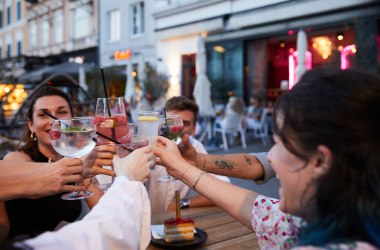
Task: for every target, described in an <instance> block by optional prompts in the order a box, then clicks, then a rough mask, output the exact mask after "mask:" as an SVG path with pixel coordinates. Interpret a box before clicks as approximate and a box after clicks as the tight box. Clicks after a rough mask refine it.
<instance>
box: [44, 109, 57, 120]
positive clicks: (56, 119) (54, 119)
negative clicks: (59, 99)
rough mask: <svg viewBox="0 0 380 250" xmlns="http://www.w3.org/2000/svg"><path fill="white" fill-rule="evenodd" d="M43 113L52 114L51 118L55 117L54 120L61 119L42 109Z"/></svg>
mask: <svg viewBox="0 0 380 250" xmlns="http://www.w3.org/2000/svg"><path fill="white" fill-rule="evenodd" d="M42 113H44V114H45V115H47V116H50V117H51V118H53V119H54V120H59V119H58V117H56V116H54V115H52V114H50V113H49V112H47V111H46V110H42Z"/></svg>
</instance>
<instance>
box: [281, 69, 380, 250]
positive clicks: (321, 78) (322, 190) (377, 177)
mask: <svg viewBox="0 0 380 250" xmlns="http://www.w3.org/2000/svg"><path fill="white" fill-rule="evenodd" d="M279 118H281V119H282V122H276V121H279V120H280V119H279ZM274 121H275V123H274V124H275V131H276V134H277V135H278V136H279V137H280V139H281V140H282V142H283V143H284V145H285V147H286V148H287V149H288V150H289V151H290V152H291V153H293V154H294V155H296V156H297V157H299V158H301V159H303V160H305V162H307V161H308V159H309V157H310V155H311V154H313V153H314V152H316V150H317V147H318V145H325V146H327V147H328V148H329V149H330V150H331V151H332V154H333V162H332V163H331V166H330V169H329V171H328V173H326V174H325V175H324V176H322V177H321V178H320V179H318V180H316V182H317V187H318V188H317V192H316V195H315V204H316V207H315V212H316V214H315V217H314V218H313V219H312V220H311V221H309V222H308V225H307V226H306V227H305V228H303V230H302V233H301V235H300V242H299V244H300V245H317V246H318V245H319V246H323V245H326V244H328V243H338V242H349V241H365V242H369V243H371V244H373V245H375V246H377V247H380V78H379V77H378V76H375V75H372V74H369V73H365V72H362V71H357V70H345V71H342V70H337V69H318V70H311V71H308V72H307V73H305V75H304V76H303V77H302V79H301V81H300V82H299V83H298V84H296V85H295V87H294V88H293V89H292V90H291V91H289V92H288V93H286V94H284V95H282V96H281V97H280V98H279V99H278V101H277V102H276V104H275V107H274Z"/></svg>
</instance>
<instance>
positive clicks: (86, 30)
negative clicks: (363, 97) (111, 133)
mask: <svg viewBox="0 0 380 250" xmlns="http://www.w3.org/2000/svg"><path fill="white" fill-rule="evenodd" d="M301 34H302V35H303V37H304V38H303V42H302V43H303V44H302V46H300V45H301V44H300V43H301V42H297V37H301V36H299V35H301ZM200 36H201V37H203V38H204V40H205V43H206V54H207V76H208V78H209V79H210V82H211V89H212V91H211V93H212V100H213V103H214V104H219V103H226V102H227V99H228V97H229V96H231V95H236V96H240V97H242V98H244V100H245V101H246V103H247V102H248V99H249V97H250V96H252V95H261V96H262V97H263V98H264V99H267V100H275V99H276V98H277V97H278V95H280V94H281V93H282V92H284V91H286V90H287V89H288V88H289V87H290V86H292V85H293V84H295V82H296V80H297V69H298V67H299V66H300V65H299V64H301V62H303V61H300V63H299V55H300V54H303V53H300V54H299V53H298V51H297V50H300V48H301V47H302V48H303V50H305V51H306V52H305V54H304V55H305V69H310V68H315V67H321V66H331V67H340V68H342V69H345V68H349V67H363V68H366V69H368V70H372V71H375V72H380V67H379V65H380V1H378V0H334V1H331V0H255V1H252V0H68V1H61V0H0V81H1V83H2V84H0V96H1V97H2V100H3V102H2V109H4V105H5V104H4V103H5V102H7V103H8V104H9V105H8V104H7V105H8V106H7V105H5V108H7V109H10V107H12V109H14V110H13V112H15V110H17V108H19V106H20V105H21V103H22V100H23V98H25V97H26V96H27V92H28V91H26V90H28V89H33V87H34V86H35V85H36V84H39V83H41V82H43V81H53V80H52V78H51V77H52V76H54V75H57V74H61V75H62V74H65V75H66V77H70V78H69V80H70V81H73V82H75V84H80V85H81V86H82V87H83V88H84V89H86V87H87V86H88V87H89V88H88V91H89V92H90V94H92V95H94V96H95V97H97V95H100V94H101V93H100V94H99V93H98V94H97V92H96V91H99V90H101V87H100V86H101V85H100V72H99V67H100V66H101V67H105V68H110V69H113V70H112V71H108V73H107V75H106V78H107V80H108V81H107V82H108V83H109V88H110V93H111V94H112V95H118V96H123V95H125V96H128V97H131V94H130V93H133V95H135V97H136V98H135V99H138V98H139V96H138V95H139V92H138V90H139V87H141V84H142V79H143V78H144V77H145V76H144V75H145V74H146V70H145V69H146V68H147V66H148V65H151V66H154V67H157V71H159V72H161V73H163V74H165V75H166V76H167V77H168V80H169V82H170V88H169V91H168V93H167V97H171V96H173V95H185V96H188V97H190V98H193V90H194V84H195V81H196V53H197V52H198V46H197V41H198V38H199V37H200ZM303 50H302V51H303ZM127 76H130V77H129V80H128V77H127ZM65 79H66V78H65ZM66 80H67V79H66ZM54 81H59V78H57V77H56V78H54ZM128 81H130V82H132V83H131V84H129V85H128ZM86 83H87V84H86ZM128 86H132V88H131V89H130V91H132V92H129V93H128V90H127V87H128ZM11 89H13V90H16V89H17V91H13V92H14V93H13V94H12V95H9V94H7V93H9V92H10V91H11ZM135 91H137V92H135ZM15 93H17V94H15ZM136 93H137V95H136ZM4 96H6V97H4ZM10 96H11V97H10ZM4 98H5V99H6V100H5V99H4ZM128 101H131V99H129V98H128ZM137 101H138V100H137ZM0 118H1V114H0Z"/></svg>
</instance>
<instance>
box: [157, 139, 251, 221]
mask: <svg viewBox="0 0 380 250" xmlns="http://www.w3.org/2000/svg"><path fill="white" fill-rule="evenodd" d="M158 140H159V142H160V144H159V145H160V146H159V147H156V148H154V153H155V154H156V155H157V156H158V157H159V158H160V159H161V162H162V164H163V165H164V166H165V167H166V169H167V171H168V173H169V174H170V175H172V176H174V177H176V178H178V179H180V180H181V181H183V182H184V183H185V184H186V185H188V186H190V187H194V186H195V191H197V192H199V193H200V194H201V195H203V196H205V197H206V198H207V199H209V200H211V201H212V202H213V203H214V204H215V205H217V206H219V207H221V208H222V209H224V210H225V211H226V212H228V213H229V214H230V215H231V216H233V217H234V218H235V219H236V220H238V221H239V222H240V223H242V224H243V225H245V226H247V227H249V228H251V211H252V206H253V203H254V201H255V199H256V197H257V193H255V192H252V191H250V190H246V189H243V188H240V187H237V186H234V185H232V184H230V183H226V182H224V181H221V180H219V179H217V178H215V177H214V176H212V175H209V174H207V173H205V172H204V171H203V170H202V169H198V168H196V167H194V166H192V165H191V164H189V163H188V162H187V161H186V160H184V159H183V158H182V157H181V155H180V152H179V151H178V149H177V146H176V145H175V143H173V142H172V141H169V140H167V139H166V138H163V137H159V139H158Z"/></svg>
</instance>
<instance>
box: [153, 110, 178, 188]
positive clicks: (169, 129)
mask: <svg viewBox="0 0 380 250" xmlns="http://www.w3.org/2000/svg"><path fill="white" fill-rule="evenodd" d="M183 129H184V127H183V122H182V119H181V117H180V116H179V115H167V116H166V117H161V118H160V135H161V136H163V137H166V138H168V139H169V140H172V141H174V142H175V143H176V144H179V143H180V142H181V140H182V137H183V134H184V132H183ZM175 180H177V179H176V178H174V177H172V176H170V175H165V176H162V177H160V178H159V179H158V181H159V182H170V181H175Z"/></svg>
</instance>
